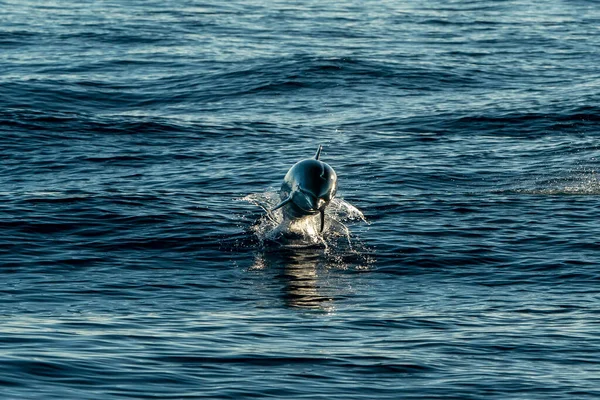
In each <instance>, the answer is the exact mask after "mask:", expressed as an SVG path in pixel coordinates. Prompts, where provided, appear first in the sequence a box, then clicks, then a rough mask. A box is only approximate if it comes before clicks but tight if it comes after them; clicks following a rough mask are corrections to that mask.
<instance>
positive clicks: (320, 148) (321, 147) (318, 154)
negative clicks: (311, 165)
mask: <svg viewBox="0 0 600 400" xmlns="http://www.w3.org/2000/svg"><path fill="white" fill-rule="evenodd" d="M321 150H323V146H321V145H319V148H318V149H317V154H315V160H318V159H319V157H321Z"/></svg>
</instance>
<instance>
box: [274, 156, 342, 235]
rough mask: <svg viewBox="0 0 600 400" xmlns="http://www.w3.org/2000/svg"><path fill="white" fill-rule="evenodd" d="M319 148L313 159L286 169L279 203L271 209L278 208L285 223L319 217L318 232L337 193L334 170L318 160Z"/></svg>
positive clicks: (323, 224) (322, 226)
mask: <svg viewBox="0 0 600 400" xmlns="http://www.w3.org/2000/svg"><path fill="white" fill-rule="evenodd" d="M322 149H323V146H321V145H319V148H318V149H317V154H315V156H314V158H308V159H306V160H302V161H299V162H297V163H296V164H294V165H293V166H292V168H290V169H289V171H288V172H287V174H286V175H285V178H283V183H282V184H281V190H280V192H279V197H280V199H281V202H280V203H279V204H278V205H276V206H275V207H274V208H273V209H272V210H271V211H275V210H277V209H279V208H281V209H282V212H283V216H284V218H285V219H288V220H297V219H301V218H304V217H307V216H312V215H317V214H321V230H320V231H321V232H323V228H324V227H325V207H327V205H328V204H329V203H330V202H331V200H332V199H333V198H334V196H335V194H336V192H337V175H336V173H335V171H334V170H333V168H331V167H330V166H329V164H327V163H324V162H323V161H320V160H319V157H320V156H321V150H322Z"/></svg>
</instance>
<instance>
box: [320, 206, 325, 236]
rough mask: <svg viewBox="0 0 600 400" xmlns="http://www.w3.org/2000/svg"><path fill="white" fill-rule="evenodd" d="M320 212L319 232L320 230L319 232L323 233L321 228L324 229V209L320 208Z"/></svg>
mask: <svg viewBox="0 0 600 400" xmlns="http://www.w3.org/2000/svg"><path fill="white" fill-rule="evenodd" d="M320 211H321V230H320V232H323V228H325V209H324V208H322V209H321V210H320Z"/></svg>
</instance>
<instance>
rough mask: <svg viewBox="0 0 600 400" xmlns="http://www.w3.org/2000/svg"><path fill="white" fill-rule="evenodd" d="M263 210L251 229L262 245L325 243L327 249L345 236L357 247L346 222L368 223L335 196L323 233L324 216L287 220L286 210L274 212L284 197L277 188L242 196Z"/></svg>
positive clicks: (337, 245)
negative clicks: (321, 224)
mask: <svg viewBox="0 0 600 400" xmlns="http://www.w3.org/2000/svg"><path fill="white" fill-rule="evenodd" d="M240 200H242V201H247V202H249V203H251V204H254V205H256V206H258V207H260V208H262V209H263V211H264V212H265V213H264V215H262V216H261V217H259V218H258V220H257V221H256V222H255V224H254V225H253V226H252V227H251V231H252V232H253V233H254V235H256V237H257V238H258V240H259V242H260V244H261V246H269V245H270V244H272V245H276V246H285V247H291V248H293V247H310V246H321V247H325V249H329V248H330V247H339V246H340V244H339V243H338V239H340V238H345V239H346V243H347V246H348V248H349V249H350V250H352V249H353V242H356V240H354V241H353V238H352V235H351V232H350V229H349V228H348V226H347V225H346V223H350V222H356V221H361V222H365V223H368V222H367V220H366V218H365V216H364V215H363V213H362V212H361V211H360V210H359V209H358V208H356V207H355V206H353V205H352V204H350V203H348V202H347V201H345V200H343V199H340V198H335V199H333V200H332V201H331V203H330V204H329V206H328V207H327V208H326V209H325V229H324V230H323V233H322V234H321V233H320V232H319V231H320V216H319V215H318V214H317V215H315V216H312V217H311V216H309V217H306V218H302V219H299V220H294V221H286V220H284V218H283V212H282V210H276V211H274V212H271V211H270V210H271V209H272V208H273V207H275V206H276V205H277V204H278V203H279V201H280V199H279V195H278V193H277V192H275V191H269V192H264V193H255V194H250V195H248V196H246V197H243V198H241V199H240Z"/></svg>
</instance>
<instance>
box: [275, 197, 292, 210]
mask: <svg viewBox="0 0 600 400" xmlns="http://www.w3.org/2000/svg"><path fill="white" fill-rule="evenodd" d="M290 201H292V196H290V197H288V198H287V199H285V200H283V201H282V202H281V203H279V204H277V205H276V206H275V208H273V209H271V212H273V211H275V210H277V209H279V208H281V207H283V206H285V205H286V204H287V203H289V202H290Z"/></svg>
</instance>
